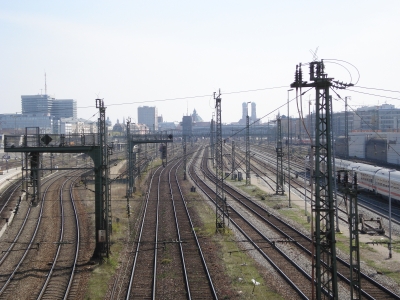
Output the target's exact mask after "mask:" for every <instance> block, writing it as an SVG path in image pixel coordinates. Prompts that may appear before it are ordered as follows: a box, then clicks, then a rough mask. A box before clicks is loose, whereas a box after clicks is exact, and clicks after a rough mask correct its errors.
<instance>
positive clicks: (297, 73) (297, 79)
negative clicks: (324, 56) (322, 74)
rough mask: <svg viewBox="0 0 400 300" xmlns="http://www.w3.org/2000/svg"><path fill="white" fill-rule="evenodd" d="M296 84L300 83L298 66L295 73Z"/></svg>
mask: <svg viewBox="0 0 400 300" xmlns="http://www.w3.org/2000/svg"><path fill="white" fill-rule="evenodd" d="M294 82H296V83H299V70H298V66H296V72H295V73H294Z"/></svg>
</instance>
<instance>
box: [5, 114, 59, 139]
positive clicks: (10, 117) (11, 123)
mask: <svg viewBox="0 0 400 300" xmlns="http://www.w3.org/2000/svg"><path fill="white" fill-rule="evenodd" d="M54 124H55V122H54V118H53V117H52V116H49V115H47V114H38V113H36V114H0V126H1V131H2V132H7V133H9V134H14V133H16V134H23V133H24V132H25V127H39V128H40V132H41V133H53V129H54Z"/></svg>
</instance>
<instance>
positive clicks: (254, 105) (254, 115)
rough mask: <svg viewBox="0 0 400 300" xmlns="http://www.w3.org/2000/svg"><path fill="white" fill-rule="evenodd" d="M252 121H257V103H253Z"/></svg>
mask: <svg viewBox="0 0 400 300" xmlns="http://www.w3.org/2000/svg"><path fill="white" fill-rule="evenodd" d="M251 121H252V122H255V121H257V111H256V103H255V102H251Z"/></svg>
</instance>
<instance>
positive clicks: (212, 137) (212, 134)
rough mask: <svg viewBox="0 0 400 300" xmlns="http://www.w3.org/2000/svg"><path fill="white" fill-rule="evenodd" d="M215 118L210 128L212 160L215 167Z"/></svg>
mask: <svg viewBox="0 0 400 300" xmlns="http://www.w3.org/2000/svg"><path fill="white" fill-rule="evenodd" d="M214 125H215V124H214V118H212V119H211V128H210V148H211V160H212V165H213V167H214V160H215V140H214V137H215V133H214Z"/></svg>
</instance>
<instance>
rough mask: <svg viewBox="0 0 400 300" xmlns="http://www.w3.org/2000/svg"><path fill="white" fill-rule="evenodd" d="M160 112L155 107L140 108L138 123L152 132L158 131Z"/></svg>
mask: <svg viewBox="0 0 400 300" xmlns="http://www.w3.org/2000/svg"><path fill="white" fill-rule="evenodd" d="M157 117H158V112H157V107H155V106H139V107H138V123H139V124H145V125H146V126H147V127H148V128H149V129H150V130H152V131H153V130H158V118H157Z"/></svg>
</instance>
